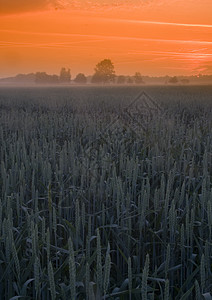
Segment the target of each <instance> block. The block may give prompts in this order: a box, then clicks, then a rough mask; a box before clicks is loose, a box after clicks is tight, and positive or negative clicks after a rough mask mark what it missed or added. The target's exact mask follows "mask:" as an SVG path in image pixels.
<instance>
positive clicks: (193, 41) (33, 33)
mask: <svg viewBox="0 0 212 300" xmlns="http://www.w3.org/2000/svg"><path fill="white" fill-rule="evenodd" d="M3 31H4V32H11V33H12V32H13V33H19V34H30V35H37V36H39V35H40V36H58V37H59V36H61V37H63V36H64V37H65V36H66V37H87V38H97V39H101V41H102V40H115V41H118V40H123V41H125V40H126V41H127V40H128V41H149V42H162V43H176V44H193V45H195V44H196V45H212V41H201V40H178V39H157V38H142V37H132V36H130V37H129V36H113V35H95V34H75V33H50V32H32V33H31V32H26V31H16V30H0V32H3ZM0 42H3V41H0Z"/></svg>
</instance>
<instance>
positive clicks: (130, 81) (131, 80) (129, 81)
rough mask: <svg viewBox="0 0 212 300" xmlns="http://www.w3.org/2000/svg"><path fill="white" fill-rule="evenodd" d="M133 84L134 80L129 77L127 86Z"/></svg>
mask: <svg viewBox="0 0 212 300" xmlns="http://www.w3.org/2000/svg"><path fill="white" fill-rule="evenodd" d="M133 83H134V81H133V78H132V77H131V76H129V77H128V78H127V84H133Z"/></svg>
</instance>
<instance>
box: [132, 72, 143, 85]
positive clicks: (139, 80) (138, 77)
mask: <svg viewBox="0 0 212 300" xmlns="http://www.w3.org/2000/svg"><path fill="white" fill-rule="evenodd" d="M134 79H135V84H141V83H144V82H143V79H142V77H141V73H140V72H136V73H135V75H134Z"/></svg>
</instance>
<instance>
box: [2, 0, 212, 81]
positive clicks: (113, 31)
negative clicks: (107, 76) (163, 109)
mask: <svg viewBox="0 0 212 300" xmlns="http://www.w3.org/2000/svg"><path fill="white" fill-rule="evenodd" d="M105 58H108V59H111V60H112V62H113V63H114V66H115V70H116V74H117V75H119V74H124V75H133V74H134V73H135V72H140V73H141V74H142V75H150V76H163V75H170V76H174V75H197V74H199V73H201V74H212V1H211V0H187V1H182V0H73V1H71V0H36V1H35V0H18V1H17V0H0V77H7V76H13V75H16V74H17V73H31V72H37V71H46V72H47V73H49V74H53V73H54V74H59V72H60V69H61V67H66V68H70V69H71V73H72V76H75V75H76V74H77V73H81V72H82V73H85V74H86V75H92V74H93V73H94V68H95V65H96V64H97V63H98V62H99V61H101V60H103V59H105Z"/></svg>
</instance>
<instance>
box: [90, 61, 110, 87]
mask: <svg viewBox="0 0 212 300" xmlns="http://www.w3.org/2000/svg"><path fill="white" fill-rule="evenodd" d="M94 70H95V73H94V75H93V77H92V82H93V83H110V82H114V80H115V70H114V65H113V63H112V61H111V60H110V59H104V60H102V61H100V62H99V63H98V64H97V65H96V68H95V69H94Z"/></svg>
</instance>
